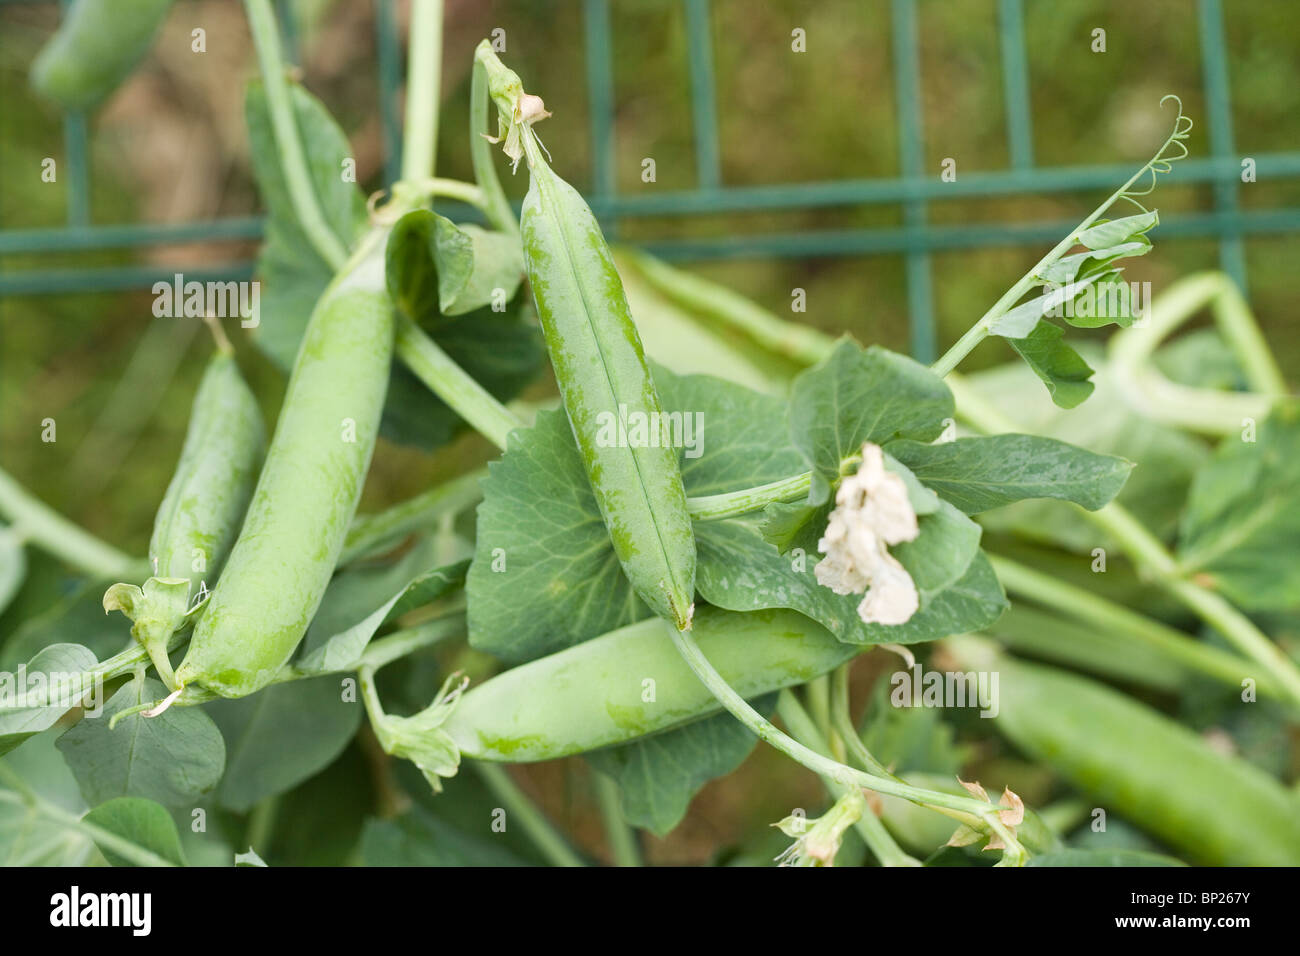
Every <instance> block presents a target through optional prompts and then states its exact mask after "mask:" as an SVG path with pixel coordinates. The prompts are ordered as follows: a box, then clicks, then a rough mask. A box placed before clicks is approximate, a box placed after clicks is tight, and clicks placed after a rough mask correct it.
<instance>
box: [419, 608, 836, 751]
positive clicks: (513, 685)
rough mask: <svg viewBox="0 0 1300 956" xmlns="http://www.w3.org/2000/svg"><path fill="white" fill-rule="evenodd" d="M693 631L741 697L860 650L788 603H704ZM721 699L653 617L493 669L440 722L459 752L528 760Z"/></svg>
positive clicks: (697, 710)
mask: <svg viewBox="0 0 1300 956" xmlns="http://www.w3.org/2000/svg"><path fill="white" fill-rule="evenodd" d="M693 633H694V635H695V639H696V640H697V641H698V643H699V645H700V647H701V648H702V649H703V651H704V653H705V654H706V655H707V656H708V658H709V660H710V662H712V664H713V665H714V666H715V667H716V668H717V669H718V671H719V672H721V674H722V676H723V677H725V678H726V679H727V682H728V683H729V684H731V686H732V687H734V688H736V690H737V691H738V692H739V693H740V694H742V695H743V696H745V697H752V696H756V695H758V694H764V693H767V692H768V691H772V690H779V689H780V688H783V687H792V686H795V685H797V684H803V683H806V682H807V681H809V680H811V679H812V678H814V677H818V676H820V675H822V674H825V673H827V672H829V671H831V670H834V669H835V668H836V667H838V666H839V665H840V664H842V663H844V662H845V661H847V660H849V659H851V658H852V657H853V656H854V655H856V654H857V653H859V652H860V651H861V648H859V647H854V646H852V645H848V644H841V643H840V642H839V641H837V640H835V638H834V637H833V636H832V635H831V633H830V632H829V631H827V630H825V629H824V628H823V627H821V626H820V625H819V624H817V623H815V622H814V621H812V620H811V619H810V618H806V617H804V616H803V615H802V614H797V613H795V612H794V611H787V610H767V611H751V612H748V613H738V612H735V611H723V610H720V609H718V608H712V607H709V608H704V609H702V610H701V611H700V613H699V614H698V615H697V616H696V619H695V626H694V629H693ZM720 709H721V705H720V704H719V703H718V701H717V700H716V699H715V698H714V697H713V695H712V694H711V693H710V692H709V690H708V688H706V687H705V686H704V685H703V684H702V683H700V681H699V679H698V678H697V677H696V676H695V674H694V673H692V671H691V669H690V667H689V666H688V665H687V664H686V662H685V661H684V660H682V657H681V655H680V654H678V652H677V649H676V648H675V647H674V646H673V642H672V640H671V639H670V637H669V635H668V634H667V633H666V632H665V630H664V625H663V622H661V621H659V620H657V619H654V618H651V619H649V620H645V621H641V622H639V623H636V624H632V625H629V626H628V627H624V628H620V629H619V630H617V631H611V632H610V633H608V634H605V635H603V636H601V637H598V638H595V639H594V640H590V641H587V642H585V643H583V644H578V645H576V646H574V647H570V648H567V649H566V650H563V651H560V652H558V653H556V654H551V655H549V656H547V657H542V658H538V659H537V660H535V661H531V662H529V663H527V664H523V665H521V666H519V667H516V668H513V669H511V670H508V671H506V672H505V673H503V674H499V675H498V676H496V677H493V678H492V679H491V680H489V681H487V682H486V683H483V684H481V685H479V686H477V687H475V688H473V689H471V690H470V691H469V692H468V693H467V694H465V695H464V696H463V697H462V698H461V699H460V701H459V702H458V703H457V704H456V707H455V709H454V710H453V711H452V713H451V716H450V717H449V718H448V720H447V722H446V723H445V725H444V726H443V727H442V730H443V731H445V732H446V733H447V734H448V735H449V736H450V737H451V739H452V740H453V741H454V742H455V744H456V746H457V747H458V748H459V749H460V752H461V754H462V755H464V756H466V757H472V758H475V759H478V760H491V761H506V762H510V763H527V762H531V761H536V760H552V759H555V758H557V757H564V756H568V755H569V754H575V753H581V752H582V751H585V750H595V749H596V748H598V747H607V746H610V745H611V744H619V743H626V742H627V741H629V740H632V739H634V738H637V737H643V736H645V735H647V734H653V733H656V732H658V731H661V730H667V729H668V728H670V727H674V726H677V725H678V724H682V723H685V722H687V721H691V720H694V719H696V718H698V717H703V716H706V715H708V714H712V713H716V712H717V711H719V710H720Z"/></svg>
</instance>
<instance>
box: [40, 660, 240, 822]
mask: <svg viewBox="0 0 1300 956" xmlns="http://www.w3.org/2000/svg"><path fill="white" fill-rule="evenodd" d="M166 694H167V688H166V687H164V686H163V685H162V684H161V683H160V682H158V681H156V680H152V679H148V678H146V679H144V680H132V681H129V682H128V683H127V684H126V685H124V686H123V687H121V688H120V689H119V690H118V692H117V693H116V694H114V695H113V696H112V698H111V699H110V700H109V701H108V703H107V704H105V705H104V708H103V711H102V713H101V714H99V715H97V716H92V715H91V714H90V713H89V712H88V713H87V714H86V716H84V717H83V718H82V719H81V721H80V722H79V723H77V724H76V725H75V726H73V727H72V728H71V729H69V730H68V732H67V733H65V734H64V735H63V736H62V737H60V738H59V744H58V745H59V750H60V751H62V753H63V756H64V759H65V760H67V761H68V766H69V767H70V768H71V769H72V772H73V774H74V775H75V776H76V778H77V783H78V785H79V786H80V787H81V792H82V795H83V796H85V798H86V802H87V803H89V804H91V805H92V806H95V805H98V804H100V803H103V802H104V801H106V800H111V799H113V798H114V797H144V798H146V799H148V800H156V801H157V802H159V803H161V804H163V805H164V806H169V807H176V806H187V805H189V806H192V805H193V804H194V802H195V801H196V799H197V798H198V797H199V796H201V795H202V794H204V793H207V792H208V791H209V790H211V789H212V788H213V787H215V786H216V785H217V781H218V780H220V779H221V771H222V767H223V766H224V765H225V762H226V747H225V743H224V742H223V741H222V739H221V732H220V731H218V730H217V727H216V725H215V724H214V723H213V722H212V719H211V718H210V717H209V716H208V715H207V714H205V713H204V712H203V711H202V710H200V709H198V708H197V707H171V708H169V709H167V710H165V711H163V712H162V713H161V714H159V715H158V716H157V717H144V716H142V715H141V714H138V713H136V714H132V715H130V716H128V717H124V718H122V720H121V721H119V722H118V724H117V726H116V727H115V728H113V729H112V730H109V727H108V724H109V719H110V718H112V716H113V715H114V714H116V713H117V712H118V711H122V710H126V709H127V708H128V707H134V706H136V705H138V704H147V703H151V702H152V701H156V700H160V699H162V698H163V697H164V696H166Z"/></svg>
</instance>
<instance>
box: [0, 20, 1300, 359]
mask: <svg viewBox="0 0 1300 956" xmlns="http://www.w3.org/2000/svg"><path fill="white" fill-rule="evenodd" d="M0 2H4V3H17V2H25V3H30V2H50V0H0ZM666 2H667V3H681V4H683V6H684V14H685V19H686V28H687V30H686V32H687V63H686V68H687V70H688V71H689V81H690V94H691V127H692V132H693V139H694V150H695V156H694V159H695V167H696V172H697V186H696V187H695V188H693V189H687V190H677V191H671V192H662V193H656V194H653V195H637V196H632V195H623V194H620V193H619V192H618V190H617V188H616V186H615V176H614V172H615V160H614V155H615V125H614V115H615V103H614V95H613V91H614V77H613V62H612V60H613V58H612V25H611V17H610V6H611V0H583V4H584V19H585V39H584V43H585V53H586V57H585V59H586V71H587V77H586V79H587V96H588V107H589V115H590V125H591V129H590V135H591V141H592V157H593V176H592V183H591V187H590V190H589V192H588V195H587V199H588V201H589V202H590V204H591V206H592V208H593V210H594V211H595V212H596V214H597V216H598V217H600V219H601V221H602V223H603V224H604V226H605V227H606V229H607V231H609V232H610V233H611V234H617V231H618V226H619V222H620V220H624V219H630V218H636V217H664V216H669V217H671V216H682V215H707V214H711V213H714V214H722V213H729V212H736V211H775V210H805V209H812V208H816V207H825V206H854V205H865V204H893V205H897V206H900V207H901V209H902V221H901V222H902V224H901V225H899V226H896V227H890V228H871V229H847V230H819V231H812V232H800V233H792V232H783V233H767V234H756V233H751V234H738V235H737V234H733V235H727V236H722V237H716V238H704V239H700V238H664V239H651V240H643V241H641V242H640V243H639V244H640V245H641V246H642V247H643V248H645V249H647V250H648V251H650V252H653V253H655V254H656V255H660V256H663V257H664V258H667V259H672V260H703V259H716V258H728V257H743V256H766V257H816V256H870V255H884V254H893V255H899V254H901V255H902V256H903V257H904V261H905V263H906V288H907V305H908V318H909V323H910V330H911V332H910V337H911V350H912V353H913V355H914V356H915V357H916V358H918V359H920V360H922V361H930V360H932V359H933V358H934V356H935V353H936V334H935V322H934V306H933V297H932V296H933V283H932V278H931V270H930V256H931V254H932V253H933V252H936V251H940V250H950V249H964V248H978V247H984V246H993V245H999V246H1006V245H1013V244H1027V243H1039V242H1042V241H1045V240H1055V239H1057V238H1059V237H1060V235H1061V234H1063V233H1064V232H1065V231H1066V230H1068V229H1069V228H1070V227H1071V226H1073V225H1074V223H1073V222H1028V223H1019V224H1013V225H1008V224H1006V223H1000V222H998V223H993V222H990V223H973V224H967V223H963V224H943V225H937V224H930V223H928V222H927V207H928V205H929V204H930V203H932V202H936V201H941V200H949V199H960V198H963V197H973V196H981V197H997V196H1010V195H1017V194H1024V193H1050V192H1067V191H1074V190H1082V189H1090V188H1099V187H1109V186H1112V185H1113V184H1115V183H1117V182H1122V181H1123V180H1125V179H1127V178H1128V176H1129V175H1131V173H1132V169H1131V167H1130V166H1129V165H1093V166H1068V167H1066V166H1058V167H1041V166H1037V165H1036V164H1035V161H1034V151H1033V125H1032V123H1033V120H1032V115H1031V111H1030V102H1029V75H1028V74H1029V70H1028V59H1027V51H1026V41H1025V31H1024V12H1025V11H1024V7H1025V2H1026V0H998V4H997V13H998V31H999V50H1000V56H1001V61H1002V62H1001V68H1002V77H1003V96H1004V98H1005V102H1006V110H1005V112H1006V124H1007V129H1006V137H1007V142H1008V144H1009V154H1010V164H1009V168H1008V169H1003V170H990V171H986V172H975V173H963V175H962V176H961V178H960V179H959V180H956V181H952V182H942V181H940V179H939V178H938V176H936V175H930V174H926V173H925V171H924V170H923V169H922V162H923V146H924V142H923V138H922V128H923V116H922V108H921V75H920V70H921V64H920V47H919V43H918V34H917V29H918V27H917V0H890V21H891V26H890V30H891V47H892V61H893V72H894V91H893V92H894V97H895V102H896V107H897V109H896V112H897V115H898V117H899V126H900V128H899V170H900V175H898V176H895V177H888V178H870V179H849V180H840V181H833V182H810V183H795V184H781V185H768V186H727V185H725V184H724V183H723V181H722V175H721V169H720V159H719V157H720V150H719V142H718V122H717V117H718V106H717V98H716V78H715V75H714V66H713V39H712V36H711V30H710V10H709V0H666ZM1196 5H1197V14H1198V29H1199V35H1200V51H1199V53H1200V60H1201V67H1202V76H1203V83H1204V98H1205V104H1206V116H1205V122H1204V124H1203V128H1205V129H1207V130H1208V142H1209V155H1208V156H1206V157H1198V158H1189V159H1187V160H1185V161H1183V162H1181V163H1179V165H1178V167H1177V173H1176V175H1177V176H1178V177H1179V179H1180V181H1183V182H1193V183H1206V184H1210V185H1211V188H1212V190H1213V208H1212V210H1211V211H1208V212H1203V213H1187V214H1182V215H1178V216H1173V217H1170V218H1169V219H1168V220H1166V221H1163V222H1162V223H1161V230H1160V234H1161V239H1162V240H1164V239H1166V238H1178V237H1202V238H1204V237H1212V238H1216V239H1217V240H1218V247H1219V259H1220V267H1221V268H1222V269H1223V270H1224V271H1225V272H1227V273H1228V274H1229V275H1230V276H1232V277H1233V279H1235V280H1236V282H1237V283H1238V284H1239V285H1240V286H1241V287H1242V289H1243V290H1244V289H1246V288H1247V279H1248V276H1247V268H1246V258H1245V255H1244V252H1243V241H1242V240H1243V237H1244V236H1247V235H1254V234H1269V233H1273V234H1276V233H1290V232H1296V231H1300V208H1280V209H1259V210H1256V209H1250V210H1248V209H1242V208H1241V207H1240V205H1239V203H1238V196H1237V190H1238V188H1239V185H1240V181H1241V157H1239V156H1237V155H1236V153H1235V146H1234V135H1233V118H1232V109H1231V98H1230V87H1229V70H1228V54H1227V49H1226V46H1225V41H1224V11H1223V6H1222V3H1221V0H1196ZM278 11H279V14H280V18H281V21H282V28H283V30H284V33H285V43H286V45H287V46H288V47H289V50H288V53H289V55H290V57H291V59H293V60H295V61H296V57H295V56H294V54H295V52H296V49H295V47H296V41H297V33H296V30H295V24H294V21H293V17H292V16H291V15H290V10H289V5H288V4H287V3H285V2H283V0H281V2H280V3H279V5H278ZM375 13H376V15H375V31H376V45H377V49H378V70H379V90H380V103H379V109H380V118H381V123H382V129H383V138H384V145H385V168H386V171H387V173H388V178H389V181H392V180H394V179H396V178H397V170H398V168H399V166H400V162H401V157H400V149H401V144H400V113H399V110H398V102H399V96H400V90H401V84H402V75H401V64H402V58H403V54H402V50H401V46H400V43H399V39H398V29H397V22H396V11H395V0H375ZM63 135H64V150H65V157H66V158H65V167H64V168H65V170H66V177H67V179H66V181H67V190H68V204H67V209H68V214H67V222H66V224H65V225H64V226H62V227H60V228H55V229H51V228H43V229H26V228H21V226H20V227H19V228H13V229H0V297H2V296H15V295H32V294H41V293H55V292H96V291H109V290H122V289H135V288H147V287H149V286H150V285H152V284H153V283H154V282H155V281H157V280H158V279H159V278H162V277H169V276H170V275H171V274H172V273H173V272H174V271H177V270H169V269H167V268H165V267H162V266H137V265H124V266H116V267H109V268H94V269H89V268H60V269H44V268H40V269H24V270H22V271H8V270H6V269H5V268H4V257H5V256H7V255H14V254H30V253H55V252H74V251H79V250H105V249H122V248H130V247H138V246H166V245H169V244H175V243H185V242H195V241H212V240H239V239H244V240H251V239H257V238H259V237H260V236H261V233H262V220H261V219H260V218H258V217H235V218H225V219H217V220H213V221H208V222H193V223H175V224H143V223H103V224H101V223H93V222H91V221H90V213H89V208H90V203H89V196H90V189H91V183H90V181H89V172H88V161H87V121H86V117H85V116H84V115H82V114H76V113H73V114H69V115H68V116H67V117H66V118H65V119H64V129H63ZM1252 159H1254V160H1255V164H1256V175H1257V178H1259V179H1260V180H1264V179H1274V180H1275V179H1285V178H1292V177H1297V176H1300V152H1274V153H1265V154H1257V155H1253V156H1252ZM252 268H253V265H252V262H251V261H238V262H225V263H219V264H216V265H213V266H210V267H208V268H206V269H201V270H198V269H192V268H187V269H185V270H184V271H185V273H186V275H187V278H193V279H196V280H198V281H205V280H208V279H232V278H238V279H243V278H248V277H249V276H250V275H251V274H252Z"/></svg>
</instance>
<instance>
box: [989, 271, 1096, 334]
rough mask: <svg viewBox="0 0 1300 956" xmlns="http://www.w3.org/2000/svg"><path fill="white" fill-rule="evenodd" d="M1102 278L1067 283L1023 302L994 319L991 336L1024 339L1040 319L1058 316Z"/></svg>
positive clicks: (1094, 277)
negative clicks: (1068, 304)
mask: <svg viewBox="0 0 1300 956" xmlns="http://www.w3.org/2000/svg"><path fill="white" fill-rule="evenodd" d="M1100 278H1101V274H1095V275H1091V276H1088V277H1086V278H1083V279H1079V280H1078V281H1072V282H1069V283H1066V284H1065V285H1063V286H1061V287H1060V288H1057V289H1051V290H1049V291H1047V292H1044V293H1043V294H1042V295H1040V296H1037V297H1035V298H1033V299H1030V300H1029V301H1028V302H1022V303H1021V304H1020V305H1018V306H1016V307H1015V308H1014V309H1011V310H1010V311H1008V312H1004V313H1003V314H1002V315H1000V316H998V317H997V318H996V319H994V320H993V321H992V322H991V323H990V324H989V334H991V335H1000V336H1002V337H1004V338H1008V339H1023V338H1024V337H1025V336H1027V335H1029V334H1030V333H1031V332H1033V331H1034V328H1035V327H1036V326H1037V325H1038V320H1039V319H1041V318H1042V317H1043V316H1045V315H1047V314H1049V313H1051V314H1056V313H1057V312H1059V311H1061V308H1062V306H1064V305H1065V304H1066V303H1068V302H1072V301H1073V300H1074V299H1075V298H1076V297H1078V296H1080V295H1082V294H1083V292H1084V291H1086V290H1087V288H1088V287H1089V286H1090V285H1092V284H1093V283H1094V282H1096V281H1097V280H1098V279H1100Z"/></svg>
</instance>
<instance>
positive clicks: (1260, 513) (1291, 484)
mask: <svg viewBox="0 0 1300 956" xmlns="http://www.w3.org/2000/svg"><path fill="white" fill-rule="evenodd" d="M1298 547H1300V403H1297V402H1284V403H1280V404H1278V405H1277V406H1276V407H1275V408H1274V410H1273V412H1272V414H1271V415H1270V416H1269V417H1268V418H1267V419H1265V420H1264V422H1262V423H1261V424H1260V425H1259V427H1258V431H1257V434H1256V435H1255V441H1253V442H1249V441H1242V440H1240V439H1238V438H1236V437H1229V438H1227V439H1225V440H1224V442H1223V443H1222V444H1221V445H1220V446H1219V448H1218V450H1217V451H1216V452H1215V454H1214V457H1213V458H1211V459H1210V460H1209V461H1208V462H1207V463H1206V464H1205V465H1204V466H1202V468H1201V469H1200V471H1198V472H1197V474H1196V477H1195V479H1194V480H1193V482H1192V488H1191V492H1190V494H1189V495H1188V499H1187V506H1186V510H1185V511H1184V513H1183V523H1182V533H1181V536H1180V539H1179V545H1178V557H1179V561H1180V563H1181V564H1182V566H1183V567H1184V568H1186V569H1188V570H1190V571H1193V572H1197V573H1203V574H1208V575H1210V576H1211V577H1212V578H1213V580H1214V584H1215V586H1216V587H1217V588H1219V589H1220V590H1222V591H1223V593H1224V594H1226V595H1227V596H1228V597H1229V598H1230V599H1232V600H1233V601H1234V602H1235V603H1237V604H1239V605H1241V606H1242V607H1244V608H1246V609H1248V610H1255V611H1260V610H1286V609H1294V608H1297V607H1300V562H1297V561H1296V560H1294V558H1295V555H1296V553H1297V548H1298Z"/></svg>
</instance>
